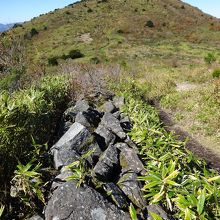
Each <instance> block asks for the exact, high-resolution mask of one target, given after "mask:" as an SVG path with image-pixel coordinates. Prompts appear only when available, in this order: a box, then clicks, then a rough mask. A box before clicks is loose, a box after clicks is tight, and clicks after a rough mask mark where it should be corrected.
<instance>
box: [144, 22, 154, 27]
mask: <svg viewBox="0 0 220 220" xmlns="http://www.w3.org/2000/svg"><path fill="white" fill-rule="evenodd" d="M146 26H147V27H149V28H153V27H154V23H153V21H151V20H148V21H147V23H146Z"/></svg>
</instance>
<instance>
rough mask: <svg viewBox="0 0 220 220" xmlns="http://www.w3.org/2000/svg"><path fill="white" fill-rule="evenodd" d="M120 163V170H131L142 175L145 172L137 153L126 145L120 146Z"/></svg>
mask: <svg viewBox="0 0 220 220" xmlns="http://www.w3.org/2000/svg"><path fill="white" fill-rule="evenodd" d="M116 145H117V144H116ZM116 147H117V146H116ZM120 165H121V167H122V172H127V171H133V172H135V173H137V174H139V173H141V174H142V175H144V174H145V173H146V171H145V169H144V165H143V163H142V162H141V161H140V159H139V157H138V155H137V154H136V152H135V151H134V150H133V149H132V148H129V147H128V146H127V147H126V146H124V147H123V148H121V152H120Z"/></svg>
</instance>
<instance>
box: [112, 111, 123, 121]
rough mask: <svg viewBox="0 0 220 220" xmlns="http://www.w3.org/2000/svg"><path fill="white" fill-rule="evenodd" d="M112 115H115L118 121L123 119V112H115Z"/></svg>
mask: <svg viewBox="0 0 220 220" xmlns="http://www.w3.org/2000/svg"><path fill="white" fill-rule="evenodd" d="M112 115H113V116H114V117H115V118H117V119H118V120H120V118H121V112H120V111H117V112H114V113H113V114H112Z"/></svg>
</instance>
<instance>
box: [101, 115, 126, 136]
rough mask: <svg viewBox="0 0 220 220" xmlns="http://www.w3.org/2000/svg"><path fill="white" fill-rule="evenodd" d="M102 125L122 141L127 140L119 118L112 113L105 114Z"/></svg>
mask: <svg viewBox="0 0 220 220" xmlns="http://www.w3.org/2000/svg"><path fill="white" fill-rule="evenodd" d="M101 124H102V125H104V126H105V127H106V128H108V129H109V130H110V131H112V132H113V133H114V134H115V135H117V136H118V137H119V138H120V139H122V140H124V139H126V137H127V135H126V133H125V132H124V131H123V129H122V127H121V125H120V121H119V120H118V119H117V118H115V117H114V116H113V115H112V114H111V113H105V114H104V116H103V118H102V121H101Z"/></svg>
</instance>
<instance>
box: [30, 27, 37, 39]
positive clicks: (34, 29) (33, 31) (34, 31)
mask: <svg viewBox="0 0 220 220" xmlns="http://www.w3.org/2000/svg"><path fill="white" fill-rule="evenodd" d="M30 34H31V37H33V36H35V35H37V34H38V31H37V29H36V28H32V29H31V30H30Z"/></svg>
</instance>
